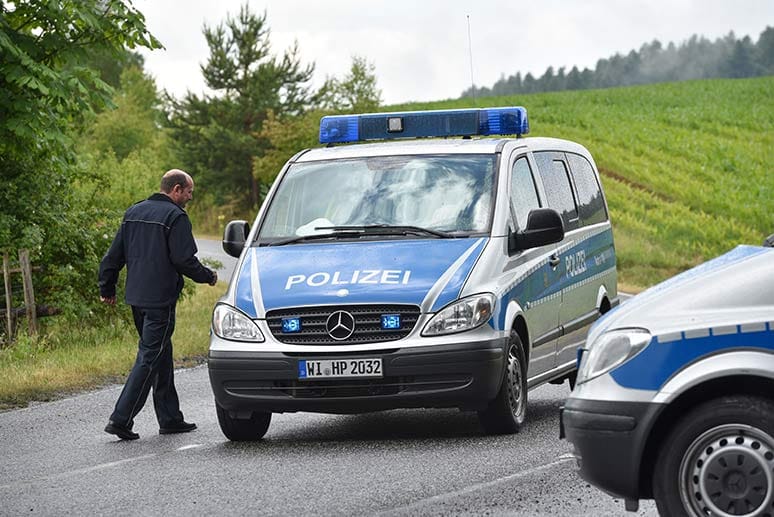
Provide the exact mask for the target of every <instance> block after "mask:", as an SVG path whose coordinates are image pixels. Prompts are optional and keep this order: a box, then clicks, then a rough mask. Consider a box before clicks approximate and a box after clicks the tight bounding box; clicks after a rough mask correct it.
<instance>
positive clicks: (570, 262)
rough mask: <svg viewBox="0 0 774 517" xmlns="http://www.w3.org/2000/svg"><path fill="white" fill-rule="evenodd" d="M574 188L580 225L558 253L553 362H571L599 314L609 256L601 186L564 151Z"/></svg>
mask: <svg viewBox="0 0 774 517" xmlns="http://www.w3.org/2000/svg"><path fill="white" fill-rule="evenodd" d="M565 157H566V163H567V164H568V165H569V168H570V176H571V178H572V180H573V181H572V182H573V186H574V187H575V188H574V190H575V194H576V199H577V201H578V212H579V219H580V225H579V228H578V229H577V230H575V231H574V232H573V237H572V238H573V241H574V242H573V246H572V247H571V248H569V249H567V250H565V251H564V252H563V253H562V256H561V259H562V262H563V263H562V267H563V269H564V274H565V277H566V287H565V288H564V290H563V295H562V309H561V314H560V318H559V319H560V321H561V323H562V336H561V337H560V338H559V343H558V345H557V364H558V365H560V366H563V365H572V364H574V363H575V360H576V356H577V350H578V347H579V346H580V345H581V344H582V343H583V342H584V340H585V339H586V334H587V332H588V329H589V325H591V323H593V322H594V320H596V319H597V318H598V317H599V310H598V308H597V296H598V294H599V288H600V286H601V285H602V284H603V282H604V279H605V276H604V272H605V271H607V270H609V268H610V262H609V261H608V260H607V259H606V257H612V255H613V238H612V233H611V232H610V222H609V220H608V216H607V209H606V207H605V201H604V197H603V195H602V189H601V187H600V184H599V178H598V177H597V174H596V172H595V171H594V168H593V167H592V165H591V163H590V162H589V161H588V160H587V159H586V158H585V157H583V156H581V155H579V154H574V153H566V155H565Z"/></svg>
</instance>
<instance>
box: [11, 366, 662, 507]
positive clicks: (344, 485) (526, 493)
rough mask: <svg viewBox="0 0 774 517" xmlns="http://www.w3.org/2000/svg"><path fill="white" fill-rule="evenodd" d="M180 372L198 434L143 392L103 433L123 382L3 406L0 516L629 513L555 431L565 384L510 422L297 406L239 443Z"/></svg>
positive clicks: (202, 378)
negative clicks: (167, 420) (514, 426)
mask: <svg viewBox="0 0 774 517" xmlns="http://www.w3.org/2000/svg"><path fill="white" fill-rule="evenodd" d="M176 381H177V387H178V391H179V393H180V398H181V401H182V409H183V412H184V413H185V416H186V419H187V420H189V421H194V422H196V423H197V424H198V425H199V429H197V430H196V431H194V432H192V433H188V434H181V435H159V434H158V427H157V425H156V422H155V418H154V416H153V409H152V405H150V404H149V405H146V407H145V409H144V410H143V411H142V412H141V413H140V415H139V416H138V417H137V419H136V422H135V430H136V431H138V432H139V433H140V435H141V438H140V439H139V440H137V441H133V442H122V441H118V440H116V439H115V437H113V436H112V435H108V434H106V433H104V432H103V430H102V429H103V427H104V425H105V423H106V420H107V417H108V415H109V413H110V411H111V409H112V406H113V404H114V402H115V400H116V398H117V397H118V393H119V390H120V386H113V387H110V388H106V389H102V390H99V391H95V392H91V393H86V394H83V395H79V396H76V397H72V398H67V399H63V400H59V401H55V402H48V403H43V404H38V405H34V406H32V407H29V408H26V409H21V410H15V411H8V412H5V413H0V451H1V452H0V458H2V459H0V515H66V514H78V515H90V514H116V515H127V514H131V515H137V514H140V515H169V514H178V515H187V514H193V515H200V514H222V513H224V512H225V513H226V514H238V515H239V514H256V515H288V514H315V515H318V514H319V515H359V514H369V515H371V514H384V515H493V514H494V515H546V516H549V515H550V516H563V515H568V516H569V515H584V514H586V515H594V516H601V515H622V514H624V510H623V503H622V501H618V500H614V499H613V498H611V497H610V496H608V495H606V494H604V493H602V492H600V491H599V490H597V489H596V488H593V487H591V486H589V485H588V484H587V483H586V482H585V481H583V480H582V479H581V478H580V477H579V476H578V474H577V471H576V467H575V461H574V460H573V459H572V458H571V455H570V452H571V446H570V444H569V443H567V442H566V441H563V440H559V439H558V409H559V406H560V405H561V403H562V401H563V399H564V397H565V396H566V395H567V392H568V387H567V385H566V384H565V385H562V386H552V385H547V386H543V387H540V388H538V389H536V390H534V391H532V392H531V393H530V406H529V412H528V413H529V415H528V422H527V425H526V428H525V429H523V430H522V432H521V433H520V434H517V435H511V436H494V437H493V436H485V435H483V434H482V432H481V430H480V428H479V425H478V420H477V418H476V416H475V414H474V413H461V412H458V411H455V410H400V411H388V412H381V413H373V414H365V415H355V416H339V415H319V414H311V413H295V414H281V415H275V416H274V420H273V422H272V425H271V427H270V428H269V432H268V433H267V435H266V437H265V439H264V440H263V441H261V442H257V443H249V444H244V443H242V444H237V443H232V442H229V441H227V440H226V439H225V437H224V436H223V435H222V434H221V432H220V429H219V427H218V424H217V419H216V417H215V408H214V403H213V399H212V394H211V391H210V386H209V380H208V377H207V369H206V367H204V366H202V367H198V368H194V369H190V370H178V371H177V372H176ZM630 515H634V514H630ZM638 515H656V511H655V505H654V504H653V503H652V502H645V503H643V504H642V505H641V510H640V512H639V513H638Z"/></svg>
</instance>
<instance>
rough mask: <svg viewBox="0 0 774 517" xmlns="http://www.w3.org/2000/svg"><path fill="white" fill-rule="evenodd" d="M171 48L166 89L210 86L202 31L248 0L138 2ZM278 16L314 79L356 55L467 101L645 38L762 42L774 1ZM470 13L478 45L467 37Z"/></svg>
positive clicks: (280, 43)
mask: <svg viewBox="0 0 774 517" xmlns="http://www.w3.org/2000/svg"><path fill="white" fill-rule="evenodd" d="M133 3H134V5H135V7H137V8H138V9H139V10H140V11H141V12H142V13H143V14H144V15H145V17H146V22H147V26H148V28H149V30H150V31H151V33H153V34H154V35H155V36H156V37H157V38H158V39H159V40H161V42H162V43H163V44H164V46H165V49H164V50H156V51H153V52H146V51H143V52H142V53H143V55H144V56H145V64H146V69H147V70H148V71H149V72H150V74H151V75H153V77H154V78H155V79H156V82H157V85H158V86H159V88H163V89H166V90H167V91H169V92H170V93H172V94H173V95H175V96H177V97H181V96H182V95H183V94H185V92H186V91H188V90H190V91H192V92H194V93H197V94H200V93H202V92H204V91H206V90H205V88H206V87H205V84H204V81H203V79H202V75H201V71H200V69H199V65H200V64H202V63H205V62H206V60H207V57H208V55H209V52H208V48H207V44H206V42H205V39H204V35H203V34H202V27H203V26H204V25H205V24H206V25H208V26H215V25H217V24H219V23H221V22H223V21H225V19H226V17H227V16H228V15H232V16H234V15H236V14H237V13H238V12H239V8H240V6H241V5H243V4H244V3H245V1H244V0H220V1H212V0H161V1H159V0H134V2H133ZM247 3H248V4H249V5H250V7H251V9H252V10H253V11H254V12H256V13H262V12H263V11H264V10H265V11H266V13H267V21H268V24H269V27H270V30H271V40H270V41H271V44H272V50H273V52H274V53H275V54H281V53H282V52H283V51H284V50H285V49H287V48H288V47H289V46H291V45H292V44H293V41H294V40H297V41H298V44H299V48H300V52H301V58H302V62H303V63H310V62H313V63H315V66H316V68H315V77H314V81H313V82H314V84H315V85H320V84H322V82H323V81H324V80H325V77H326V76H336V77H343V76H344V75H345V74H346V73H347V71H348V70H349V67H350V65H351V62H352V56H353V55H358V56H362V57H365V58H366V59H368V61H369V62H371V63H372V64H373V65H374V66H375V67H376V75H377V80H378V87H379V88H380V89H381V91H382V100H383V102H384V103H385V104H395V103H400V102H408V101H430V100H440V99H447V98H456V97H458V96H459V95H460V93H461V92H462V91H463V90H465V89H466V88H469V87H470V85H471V60H470V56H471V49H472V57H473V66H472V69H473V78H474V80H475V84H476V85H477V86H491V85H492V84H493V83H494V82H495V81H497V79H499V78H500V77H501V76H503V75H504V76H506V77H507V76H509V75H513V74H515V73H516V72H518V71H520V72H522V74H526V73H527V72H531V73H532V74H533V75H535V76H539V75H542V74H543V72H545V70H546V68H547V67H548V66H553V67H554V68H555V69H558V68H559V67H562V66H564V67H566V68H567V71H569V70H570V68H572V66H573V65H577V66H578V67H579V68H581V69H582V68H583V67H588V68H592V69H593V68H594V66H595V64H596V62H597V60H598V59H600V58H604V57H609V56H611V55H612V54H614V53H616V52H620V53H623V54H625V53H628V52H629V51H630V50H632V49H639V48H640V46H641V45H642V44H643V43H645V42H650V41H652V40H653V39H658V40H659V41H661V42H662V43H663V44H666V43H668V42H670V41H673V42H675V43H676V44H679V43H681V42H683V41H685V40H686V39H688V38H689V37H690V36H691V35H693V34H699V35H703V36H706V37H707V38H709V39H711V40H715V39H716V38H718V37H721V36H724V35H726V34H728V32H729V31H734V33H735V34H736V35H737V37H742V36H745V35H749V36H750V37H751V38H752V39H753V41H757V40H758V37H759V35H760V33H761V32H762V31H763V30H764V29H765V28H766V26H767V25H771V26H774V0H630V1H624V0H619V1H614V0H576V1H571V0H565V1H561V0H524V1H515V0H465V1H463V0H357V1H356V0H329V1H327V2H325V1H319V0H317V1H314V0H310V1H300V0H249V2H247ZM468 17H469V19H470V36H471V38H470V42H471V44H472V45H471V46H470V47H469V43H468V42H469V40H468Z"/></svg>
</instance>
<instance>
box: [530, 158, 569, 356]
mask: <svg viewBox="0 0 774 517" xmlns="http://www.w3.org/2000/svg"><path fill="white" fill-rule="evenodd" d="M534 156H535V162H536V163H537V166H538V171H539V173H540V179H541V180H542V183H543V191H544V192H545V196H546V201H547V205H548V207H549V208H553V209H554V210H556V211H557V212H559V215H561V217H562V222H563V223H564V232H565V235H564V239H563V240H562V242H560V243H558V245H557V247H556V251H555V253H554V255H552V257H551V259H552V260H551V261H550V264H551V265H552V266H553V267H554V269H553V274H554V276H553V278H554V280H555V282H556V284H555V285H554V290H555V292H556V293H557V294H558V296H557V298H558V306H556V307H555V308H556V311H557V312H556V317H557V325H556V335H557V340H555V341H554V362H553V366H558V365H561V364H563V363H561V361H560V360H559V359H558V357H557V355H558V349H559V347H560V342H561V337H560V336H561V333H562V329H563V326H564V325H565V324H566V323H567V320H565V319H563V318H565V317H566V316H567V315H566V314H564V313H563V312H562V306H563V305H564V302H565V299H564V296H565V292H566V288H567V287H568V285H569V284H570V282H571V279H570V278H569V277H568V275H567V264H566V257H567V255H568V246H570V245H571V243H572V242H573V240H574V239H575V238H576V235H577V230H578V227H579V225H580V219H579V216H578V203H577V200H576V197H575V193H574V190H573V184H572V178H571V177H570V170H569V167H568V164H567V159H566V157H565V155H564V153H562V152H557V151H538V152H535V153H534Z"/></svg>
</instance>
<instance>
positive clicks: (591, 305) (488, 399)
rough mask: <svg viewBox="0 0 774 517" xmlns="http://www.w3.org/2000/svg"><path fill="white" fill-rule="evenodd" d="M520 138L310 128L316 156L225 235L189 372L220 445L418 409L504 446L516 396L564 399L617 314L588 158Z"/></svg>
mask: <svg viewBox="0 0 774 517" xmlns="http://www.w3.org/2000/svg"><path fill="white" fill-rule="evenodd" d="M528 131H529V124H528V121H527V113H526V110H525V109H524V108H521V107H509V108H495V109H466V110H441V111H425V112H405V113H382V114H367V115H351V116H349V115H347V116H329V117H323V119H322V120H321V123H320V142H321V143H323V144H327V145H326V147H324V148H318V149H309V150H305V151H301V152H299V153H298V154H296V155H295V156H293V157H292V158H291V159H290V160H289V161H288V162H287V164H286V165H285V166H284V167H283V169H282V170H281V172H280V173H279V175H278V176H277V179H276V181H275V182H274V185H273V186H272V188H271V190H270V192H269V193H268V195H267V198H266V201H265V203H264V204H263V206H262V207H261V209H260V211H259V213H258V216H257V218H256V220H255V222H254V224H253V225H252V227H251V226H250V225H249V224H248V223H247V222H246V221H232V222H230V223H229V224H228V225H227V227H226V229H225V232H224V238H223V247H224V249H225V251H226V252H227V253H229V254H230V255H233V256H235V257H239V260H238V262H237V265H236V269H235V273H234V275H233V277H232V278H231V283H230V285H229V288H228V291H227V292H226V294H225V295H224V296H223V298H222V299H221V300H220V301H219V302H218V303H217V304H216V306H215V309H214V312H213V318H212V332H211V341H210V350H209V357H208V359H209V375H210V381H211V384H212V389H213V392H214V395H215V402H216V409H217V415H218V420H219V423H220V427H221V430H222V431H223V433H224V434H225V435H226V437H228V438H229V439H231V440H256V439H260V438H261V437H262V436H263V435H264V434H265V433H266V431H267V429H268V427H269V423H270V420H271V414H272V413H280V412H293V411H311V412H325V413H360V412H369V411H378V410H386V409H394V408H420V407H433V408H436V407H437V408H441V407H451V408H460V409H462V410H470V411H477V412H478V415H479V417H480V421H481V424H482V426H483V428H484V430H485V431H486V432H488V433H513V432H516V431H518V430H519V427H520V426H521V425H522V423H523V422H524V418H525V415H526V405H527V390H528V389H529V388H532V387H535V386H538V385H540V384H542V383H545V382H549V381H551V382H556V383H560V382H563V381H564V380H565V379H569V380H570V382H571V383H572V382H574V378H575V372H576V362H575V357H576V349H577V348H578V346H579V344H581V343H582V342H583V339H584V336H585V332H586V330H587V328H588V326H589V325H590V324H591V323H592V322H593V321H595V320H596V319H597V318H598V317H599V316H600V315H601V314H603V313H604V312H606V311H607V310H609V309H610V308H611V307H613V306H615V305H617V303H618V293H617V284H616V255H615V250H614V247H613V235H612V231H611V226H610V221H609V218H608V210H607V204H606V201H605V197H604V195H603V193H602V189H601V186H600V181H599V174H598V172H597V168H596V166H595V164H594V160H593V159H592V157H591V155H590V154H589V152H588V151H587V150H586V149H585V148H584V147H583V146H581V145H579V144H577V143H573V142H569V141H565V140H558V139H553V138H524V137H523V135H525V134H526V133H528ZM506 135H509V136H510V137H505V136H506ZM439 137H442V138H439ZM479 137H486V138H479ZM368 140H378V142H373V143H359V144H355V142H363V141H368Z"/></svg>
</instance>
